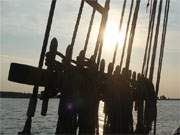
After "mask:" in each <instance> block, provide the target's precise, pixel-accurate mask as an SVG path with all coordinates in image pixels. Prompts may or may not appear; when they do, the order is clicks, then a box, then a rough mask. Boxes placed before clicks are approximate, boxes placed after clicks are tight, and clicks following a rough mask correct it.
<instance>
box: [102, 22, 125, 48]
mask: <svg viewBox="0 0 180 135" xmlns="http://www.w3.org/2000/svg"><path fill="white" fill-rule="evenodd" d="M124 39H125V32H124V31H123V30H122V31H121V32H119V26H118V23H115V22H110V23H108V24H107V26H106V31H105V35H104V48H105V49H109V50H113V49H114V47H115V45H116V44H117V43H118V44H119V47H122V46H123V43H124Z"/></svg>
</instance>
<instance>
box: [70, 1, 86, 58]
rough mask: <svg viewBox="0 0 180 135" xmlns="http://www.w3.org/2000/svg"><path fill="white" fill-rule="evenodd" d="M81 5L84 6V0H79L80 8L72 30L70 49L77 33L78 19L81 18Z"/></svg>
mask: <svg viewBox="0 0 180 135" xmlns="http://www.w3.org/2000/svg"><path fill="white" fill-rule="evenodd" d="M83 7H84V0H81V5H80V8H79V13H78V17H77V20H76V24H75V27H74V31H73V37H72V40H71V47H72V50H73V47H74V43H75V40H76V35H77V31H78V27H79V23H80V20H81V15H82V11H83ZM72 53H73V52H71V57H72Z"/></svg>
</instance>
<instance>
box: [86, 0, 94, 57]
mask: <svg viewBox="0 0 180 135" xmlns="http://www.w3.org/2000/svg"><path fill="white" fill-rule="evenodd" d="M96 2H97V0H96ZM95 13H96V9H95V8H93V12H92V15H91V20H90V23H89V28H88V32H87V36H86V40H85V45H84V55H86V51H87V46H88V43H89V37H90V34H91V29H92V26H93V21H94V16H95Z"/></svg>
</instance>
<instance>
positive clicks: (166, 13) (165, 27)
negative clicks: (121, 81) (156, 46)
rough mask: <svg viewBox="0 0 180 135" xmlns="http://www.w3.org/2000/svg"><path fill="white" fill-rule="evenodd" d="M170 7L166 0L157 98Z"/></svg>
mask: <svg viewBox="0 0 180 135" xmlns="http://www.w3.org/2000/svg"><path fill="white" fill-rule="evenodd" d="M169 6H170V0H166V6H165V13H164V22H163V32H162V38H161V48H160V56H159V64H158V65H159V66H158V71H157V81H156V97H157V96H158V92H159V84H160V79H161V70H162V62H163V56H164V46H165V39H166V31H167V24H168V15H169ZM156 102H157V101H156ZM156 123H157V118H156V119H155V121H154V135H155V134H156Z"/></svg>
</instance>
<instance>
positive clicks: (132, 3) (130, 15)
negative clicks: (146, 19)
mask: <svg viewBox="0 0 180 135" xmlns="http://www.w3.org/2000/svg"><path fill="white" fill-rule="evenodd" d="M133 5H134V0H132V1H131V6H130V11H129V17H128V23H127V27H126V35H125V39H124V44H123V49H122V54H121V60H120V71H121V69H122V63H123V59H124V53H125V48H126V43H127V38H128V32H129V26H130V22H131V18H132V9H133Z"/></svg>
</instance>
